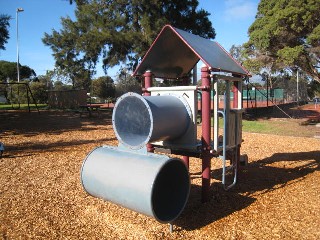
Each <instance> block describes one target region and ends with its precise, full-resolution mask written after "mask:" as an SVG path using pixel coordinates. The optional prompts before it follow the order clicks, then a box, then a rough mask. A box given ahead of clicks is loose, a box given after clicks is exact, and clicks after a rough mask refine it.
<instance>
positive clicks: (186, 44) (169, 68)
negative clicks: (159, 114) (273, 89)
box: [133, 25, 249, 78]
mask: <svg viewBox="0 0 320 240" xmlns="http://www.w3.org/2000/svg"><path fill="white" fill-rule="evenodd" d="M199 60H202V62H203V63H204V64H205V65H207V66H208V67H211V68H212V69H213V70H214V71H222V72H229V73H233V74H237V75H242V76H246V75H249V72H248V71H247V70H246V69H245V68H244V67H242V66H241V65H240V64H239V63H238V62H237V61H236V60H235V59H233V58H232V57H231V55H230V54H229V53H228V52H227V51H226V50H225V49H223V48H222V47H221V45H220V44H219V43H217V42H214V41H211V40H209V39H205V38H202V37H200V36H197V35H194V34H191V33H188V32H186V31H183V30H180V29H177V28H174V27H172V26H170V25H166V26H164V27H163V28H162V30H161V32H160V33H159V35H158V36H157V38H156V40H155V41H154V42H153V44H152V45H151V47H150V48H149V50H148V51H147V53H146V55H145V56H144V58H143V59H142V61H141V63H140V64H139V65H138V67H137V68H136V70H135V71H134V73H133V75H142V74H144V73H145V71H147V70H150V71H152V73H153V74H154V75H155V77H160V78H180V77H183V76H186V75H187V74H188V73H189V72H190V71H191V69H192V68H193V67H194V66H195V65H196V63H197V62H198V61H199Z"/></svg>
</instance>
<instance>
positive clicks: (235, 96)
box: [232, 81, 239, 108]
mask: <svg viewBox="0 0 320 240" xmlns="http://www.w3.org/2000/svg"><path fill="white" fill-rule="evenodd" d="M238 90H239V82H238V81H235V82H233V89H232V92H233V108H238V99H239V95H238Z"/></svg>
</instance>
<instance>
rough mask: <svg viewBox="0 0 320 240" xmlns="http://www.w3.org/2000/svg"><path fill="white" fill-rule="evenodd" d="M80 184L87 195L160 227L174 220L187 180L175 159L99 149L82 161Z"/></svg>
mask: <svg viewBox="0 0 320 240" xmlns="http://www.w3.org/2000/svg"><path fill="white" fill-rule="evenodd" d="M81 182H82V186H83V188H84V189H85V191H86V192H87V193H89V194H90V195H92V196H95V197H98V198H102V199H104V200H107V201H110V202H113V203H115V204H118V205H121V206H123V207H126V208H129V209H131V210H133V211H136V212H139V213H142V214H145V215H147V216H151V217H153V218H155V219H156V220H158V221H159V222H162V223H168V222H172V221H173V220H175V219H176V218H177V217H178V216H179V215H180V213H181V212H182V211H183V209H184V207H185V205H186V203H187V200H188V196H189V191H190V178H189V173H188V170H187V168H186V166H185V164H184V163H183V162H182V161H181V160H180V159H177V158H169V157H168V156H165V155H158V154H152V153H138V152H133V151H128V150H125V149H119V148H116V147H111V146H103V147H99V148H96V149H94V150H93V151H92V152H91V153H89V154H88V155H87V157H86V159H85V160H84V162H83V164H82V168H81Z"/></svg>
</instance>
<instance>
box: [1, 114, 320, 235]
mask: <svg viewBox="0 0 320 240" xmlns="http://www.w3.org/2000/svg"><path fill="white" fill-rule="evenodd" d="M107 115H108V116H107ZM243 139H244V143H243V146H242V148H241V149H242V151H241V152H242V153H246V154H248V156H249V164H248V165H247V166H246V167H243V168H242V169H241V171H240V178H239V182H238V184H237V185H236V187H234V188H233V189H231V190H229V191H227V192H226V191H224V190H223V188H222V187H221V182H220V180H219V179H220V178H221V176H220V175H221V160H219V159H212V184H211V200H210V201H209V202H207V203H201V199H200V196H201V194H200V193H201V161H200V160H199V159H196V158H191V159H190V177H191V181H192V187H191V193H190V197H189V200H188V204H187V206H186V208H185V210H184V212H183V213H182V214H181V216H180V217H179V218H178V219H177V220H176V221H175V222H174V231H173V233H170V231H169V227H168V225H166V224H160V223H158V222H157V221H156V220H154V219H151V218H149V217H146V216H143V215H141V214H138V213H135V212H133V211H130V210H127V209H125V208H122V207H119V206H117V205H115V204H112V203H109V202H104V201H103V200H100V199H97V198H94V197H91V196H88V195H87V194H86V193H85V192H84V191H83V189H82V186H81V183H80V167H81V164H82V161H83V159H84V158H85V156H86V154H87V153H88V152H90V151H91V150H92V149H93V148H95V147H97V146H100V145H117V139H116V138H115V136H114V133H113V130H112V124H111V123H110V114H105V113H103V114H102V116H101V117H97V116H93V117H92V118H89V117H87V116H84V117H80V116H79V115H78V114H75V113H71V112H69V113H68V112H50V111H48V112H41V114H40V115H38V114H37V113H36V112H32V113H26V112H16V111H10V112H0V141H1V142H3V143H4V144H5V147H6V148H5V152H4V155H3V157H2V158H0V239H1V238H2V239H320V210H319V209H320V171H319V170H320V167H319V164H320V140H319V139H315V138H303V137H290V136H275V135H266V134H254V133H243ZM119 160H120V159H119Z"/></svg>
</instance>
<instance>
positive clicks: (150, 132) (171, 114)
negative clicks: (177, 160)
mask: <svg viewBox="0 0 320 240" xmlns="http://www.w3.org/2000/svg"><path fill="white" fill-rule="evenodd" d="M188 108H189V107H188V105H187V103H186V102H185V101H184V100H183V99H182V98H181V97H177V96H174V95H165V96H140V95H138V94H136V93H127V94H124V95H122V96H121V97H120V98H119V99H118V101H117V102H116V104H115V107H114V110H113V115H112V124H113V129H114V131H115V133H116V136H117V138H118V140H119V141H120V142H121V143H122V144H124V145H125V146H126V147H129V148H131V149H139V148H142V147H143V146H144V145H146V144H147V143H148V142H155V141H160V140H174V139H177V138H179V137H181V136H183V134H184V133H185V132H186V131H187V129H188V126H189V124H190V121H191V120H190V113H189V111H188Z"/></svg>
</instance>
